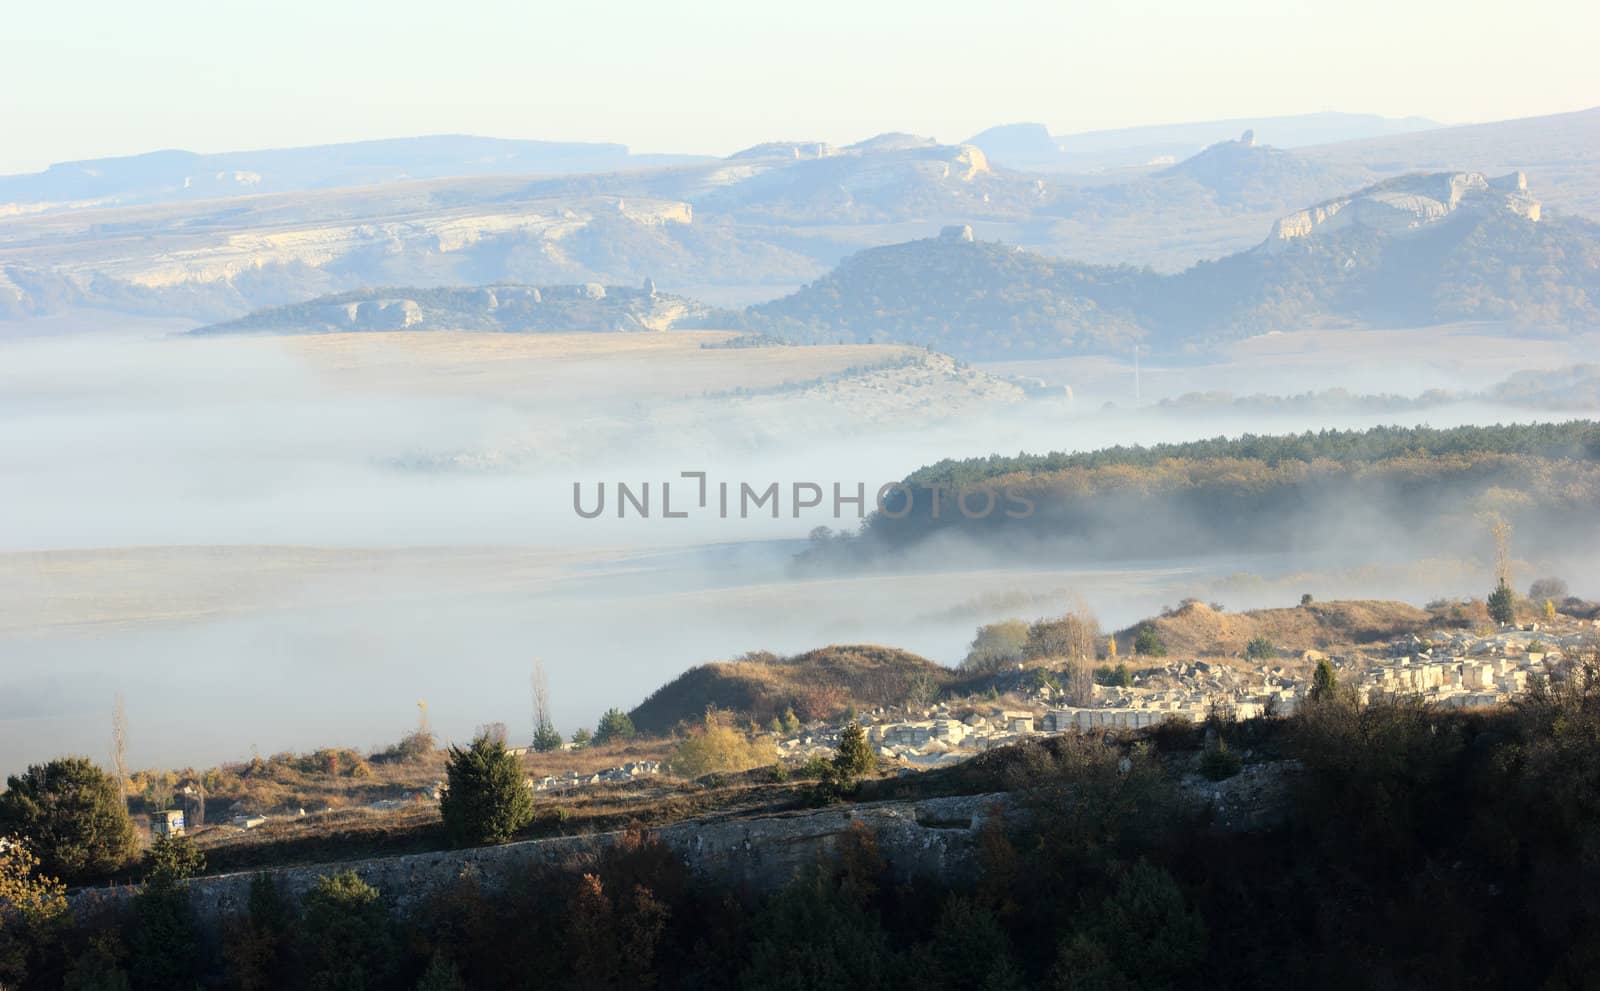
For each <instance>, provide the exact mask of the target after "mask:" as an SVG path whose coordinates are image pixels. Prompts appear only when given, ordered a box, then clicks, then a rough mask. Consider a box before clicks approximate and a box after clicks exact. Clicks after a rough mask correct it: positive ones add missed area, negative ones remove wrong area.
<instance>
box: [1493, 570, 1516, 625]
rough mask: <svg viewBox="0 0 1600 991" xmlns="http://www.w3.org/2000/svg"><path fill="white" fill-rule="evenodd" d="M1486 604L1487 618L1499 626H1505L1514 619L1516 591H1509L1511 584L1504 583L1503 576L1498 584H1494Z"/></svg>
mask: <svg viewBox="0 0 1600 991" xmlns="http://www.w3.org/2000/svg"><path fill="white" fill-rule="evenodd" d="M1488 605H1489V618H1490V619H1492V620H1494V621H1495V622H1496V623H1499V624H1500V625H1501V626H1507V625H1509V624H1511V623H1513V622H1515V621H1516V618H1517V596H1516V593H1514V592H1512V591H1511V586H1510V585H1508V584H1507V583H1506V580H1505V579H1504V578H1502V579H1500V584H1498V585H1496V586H1495V589H1494V591H1493V592H1490V593H1489V603H1488Z"/></svg>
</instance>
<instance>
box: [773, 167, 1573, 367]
mask: <svg viewBox="0 0 1600 991" xmlns="http://www.w3.org/2000/svg"><path fill="white" fill-rule="evenodd" d="M1281 156H1282V153H1278V152H1275V151H1273V150H1271V149H1261V148H1255V147H1253V146H1250V145H1248V144H1245V143H1243V142H1228V143H1226V144H1225V145H1219V146H1217V147H1216V148H1214V149H1212V150H1210V151H1208V152H1205V153H1202V155H1201V156H1198V157H1197V158H1196V159H1194V160H1191V161H1190V162H1187V163H1184V165H1182V166H1179V167H1178V168H1180V169H1184V170H1187V171H1185V172H1184V173H1183V174H1184V175H1185V176H1187V177H1188V178H1189V179H1190V180H1192V181H1204V182H1207V183H1212V184H1215V187H1216V188H1215V191H1216V192H1217V194H1218V195H1224V193H1225V192H1226V191H1227V190H1229V189H1232V190H1235V191H1236V192H1237V191H1241V190H1244V189H1248V188H1255V187H1257V186H1259V185H1260V182H1259V181H1258V179H1251V178H1248V177H1247V174H1248V173H1250V172H1251V171H1252V170H1257V171H1259V170H1261V169H1266V170H1269V171H1271V170H1281V169H1282V168H1287V167H1288V166H1284V165H1283V159H1282V157H1281ZM1291 164H1293V163H1291ZM1230 195H1231V194H1230ZM1597 300H1600V226H1597V225H1595V224H1592V223H1590V222H1587V221H1584V220H1580V219H1577V218H1572V217H1552V218H1544V217H1543V216H1542V214H1541V211H1540V208H1539V202H1538V201H1537V200H1536V199H1535V198H1534V197H1533V196H1532V195H1531V194H1530V193H1529V192H1528V189H1527V185H1526V180H1525V178H1524V177H1523V176H1522V175H1521V174H1518V173H1513V174H1511V175H1507V176H1502V177H1499V178H1494V179H1491V178H1488V177H1486V176H1484V175H1482V174H1479V173H1460V172H1441V173H1433V174H1428V175H1414V176H1406V177H1403V178H1400V179H1393V180H1387V181H1385V182H1382V183H1378V184H1376V185H1372V186H1368V187H1366V188H1364V189H1361V190H1358V191H1357V192H1354V193H1350V194H1348V195H1346V196H1342V197H1339V198H1337V199H1334V200H1328V201H1325V202H1322V203H1320V204H1318V205H1317V206H1314V207H1310V208H1308V209H1305V210H1301V211H1298V212H1295V213H1292V214H1289V215H1287V216H1285V217H1283V218H1281V219H1280V220H1278V222H1277V223H1276V224H1275V225H1273V227H1272V230H1271V233H1270V234H1269V236H1268V237H1267V239H1266V240H1265V241H1264V242H1263V243H1262V244H1260V245H1258V246H1257V247H1255V248H1252V249H1251V250H1248V251H1242V252H1239V253H1236V254H1233V255H1229V256H1227V257H1224V258H1221V259H1218V260H1216V261H1209V262H1201V263H1200V264H1198V265H1195V266H1194V267H1192V268H1190V269H1188V270H1186V271H1184V272H1181V273H1178V274H1176V275H1161V274H1158V273H1156V272H1153V271H1150V270H1148V269H1135V268H1131V267H1128V266H1105V265H1088V264H1083V263H1080V262H1071V261H1063V260H1060V259H1054V258H1046V257H1044V256H1041V255H1036V254H1033V253H1030V252H1027V251H1023V250H1022V249H1020V248H1013V247H1010V246H1008V245H1005V244H1000V243H997V242H984V241H977V240H974V239H973V238H972V237H971V235H970V233H968V232H967V231H966V229H965V228H962V227H951V228H947V229H946V230H945V231H944V232H943V233H941V234H940V236H938V237H936V238H926V239H923V240H919V241H911V242H907V243H903V244H897V245H889V246H885V247H880V248H870V249H867V250H865V251H862V252H858V253H857V254H855V255H852V256H850V257H849V258H846V259H845V260H844V261H843V262H842V263H840V265H839V266H838V267H837V268H836V269H834V271H832V272H831V273H829V274H828V275H826V276H824V277H823V278H821V279H818V280H816V281H815V282H812V283H811V284H809V285H807V286H805V287H803V288H802V289H800V290H799V291H798V292H795V293H793V294H792V295H789V296H786V297H784V298H782V299H778V300H773V301H772V302H769V303H764V304H761V305H759V306H755V307H752V308H750V309H749V310H747V311H746V313H745V315H744V320H745V322H746V323H747V324H748V325H749V326H750V327H751V328H752V329H757V330H762V331H766V332H769V333H774V334H780V335H783V336H787V337H789V338H791V339H794V340H803V341H837V340H841V339H843V340H856V341H864V340H877V341H894V342H897V343H905V344H921V345H924V346H927V347H932V348H935V349H937V350H940V351H944V352H946V353H949V354H953V355H955V356H957V357H959V358H969V359H1003V358H1025V357H1043V356H1053V355H1062V354H1072V353H1084V352H1100V353H1104V352H1108V351H1114V350H1116V351H1120V350H1122V349H1124V348H1126V347H1127V346H1129V344H1130V343H1131V342H1133V341H1135V340H1138V341H1143V342H1144V343H1145V345H1146V347H1148V348H1150V349H1152V350H1155V351H1165V352H1168V353H1171V354H1183V353H1186V352H1193V351H1196V350H1203V349H1205V348H1207V347H1209V346H1213V345H1216V344H1220V343H1222V342H1225V341H1228V340H1235V339H1238V338H1241V337H1245V336H1249V335H1251V334H1255V333H1261V332H1265V331H1270V330H1275V329H1283V328H1286V327H1295V326H1315V325H1318V324H1324V325H1342V326H1350V325H1352V324H1353V325H1358V326H1359V325H1372V326H1376V325H1386V326H1394V325H1408V324H1409V325H1428V324H1438V323H1446V322H1453V321H1460V320H1496V321H1512V322H1515V323H1516V324H1518V325H1519V326H1526V327H1528V328H1538V329H1545V330H1550V331H1553V332H1558V333H1560V332H1569V333H1570V332H1573V331H1577V330H1581V329H1583V328H1588V327H1596V326H1600V304H1597Z"/></svg>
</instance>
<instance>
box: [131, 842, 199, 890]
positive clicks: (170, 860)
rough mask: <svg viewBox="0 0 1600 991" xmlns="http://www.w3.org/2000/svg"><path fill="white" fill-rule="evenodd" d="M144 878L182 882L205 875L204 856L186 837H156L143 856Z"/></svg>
mask: <svg viewBox="0 0 1600 991" xmlns="http://www.w3.org/2000/svg"><path fill="white" fill-rule="evenodd" d="M144 869H145V877H146V878H147V879H151V880H154V879H157V878H160V879H164V880H168V881H182V880H183V879H185V878H191V877H198V876H199V875H201V874H204V873H205V870H206V855H205V854H203V853H201V852H200V848H199V847H198V846H196V845H195V842H194V840H193V839H191V838H190V837H188V836H182V835H179V836H170V835H169V836H158V837H156V841H155V842H154V843H152V844H150V849H149V850H147V851H145V855H144Z"/></svg>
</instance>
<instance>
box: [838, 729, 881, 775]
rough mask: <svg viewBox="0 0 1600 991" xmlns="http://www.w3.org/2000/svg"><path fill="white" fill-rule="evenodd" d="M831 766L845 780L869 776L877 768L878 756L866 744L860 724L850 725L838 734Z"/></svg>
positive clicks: (865, 734) (864, 733)
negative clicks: (837, 743)
mask: <svg viewBox="0 0 1600 991" xmlns="http://www.w3.org/2000/svg"><path fill="white" fill-rule="evenodd" d="M833 766H834V769H835V770H837V771H838V772H839V774H840V776H841V777H843V778H845V779H850V778H858V777H860V776H861V775H863V774H869V773H871V772H872V771H873V770H875V769H876V768H877V766H878V755H877V754H875V753H873V752H872V745H871V744H869V743H868V742H867V731H866V730H864V729H862V728H861V724H860V723H851V724H850V725H848V726H846V727H845V728H844V729H843V730H841V731H840V732H839V748H838V749H837V750H836V751H834V755H833Z"/></svg>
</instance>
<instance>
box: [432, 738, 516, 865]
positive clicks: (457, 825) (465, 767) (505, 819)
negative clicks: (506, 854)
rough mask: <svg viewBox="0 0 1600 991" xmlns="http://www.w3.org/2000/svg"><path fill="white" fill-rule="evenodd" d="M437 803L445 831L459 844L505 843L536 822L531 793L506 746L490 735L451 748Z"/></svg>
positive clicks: (452, 840)
mask: <svg viewBox="0 0 1600 991" xmlns="http://www.w3.org/2000/svg"><path fill="white" fill-rule="evenodd" d="M445 777H446V787H445V793H444V795H443V796H442V797H441V798H440V799H439V814H440V815H441V816H442V817H443V819H444V828H445V833H446V834H447V835H448V836H449V837H450V841H451V842H452V843H454V844H455V845H456V846H473V845H476V844H480V843H504V842H505V841H506V840H509V839H510V838H511V837H512V836H513V835H515V834H516V832H517V830H519V829H521V828H522V827H523V826H525V825H527V824H528V822H530V821H531V820H532V819H533V793H532V792H531V791H530V790H529V789H528V785H527V782H526V781H525V779H524V776H523V773H522V767H521V765H520V764H519V763H518V762H517V759H516V758H515V757H513V756H511V754H510V753H509V752H508V751H507V750H506V748H505V744H503V743H501V742H500V741H499V740H494V739H491V738H490V737H487V736H480V737H478V738H477V739H476V740H473V741H472V745H471V746H470V747H468V748H466V749H465V750H463V749H462V748H460V747H451V748H450V757H449V759H448V761H447V762H446V765H445Z"/></svg>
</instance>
